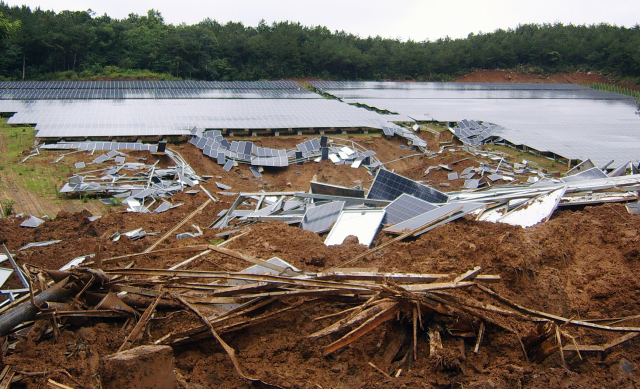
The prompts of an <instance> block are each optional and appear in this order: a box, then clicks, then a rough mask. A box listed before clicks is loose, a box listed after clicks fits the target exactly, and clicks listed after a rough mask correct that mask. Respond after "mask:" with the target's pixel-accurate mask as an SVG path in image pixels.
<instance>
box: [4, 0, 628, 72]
mask: <svg viewBox="0 0 640 389" xmlns="http://www.w3.org/2000/svg"><path fill="white" fill-rule="evenodd" d="M0 13H2V14H4V22H5V23H6V22H9V23H10V24H11V25H13V26H17V28H14V29H13V31H12V33H11V34H7V35H8V36H7V37H6V38H5V39H0V79H4V80H20V79H28V80H45V79H90V78H96V77H100V76H105V75H107V76H108V75H114V76H116V77H117V76H118V75H121V74H134V73H136V74H147V75H148V77H150V78H154V77H155V78H157V77H160V78H165V79H171V78H177V79H192V80H274V79H288V78H319V79H324V80H418V81H444V80H451V79H453V78H455V77H458V76H460V75H463V74H466V73H469V72H471V71H473V70H478V69H512V70H521V71H533V72H539V73H546V72H558V71H576V70H583V71H598V72H603V73H604V74H607V75H609V76H613V77H615V78H617V79H630V80H633V81H634V82H635V83H636V84H640V27H639V26H638V25H636V26H635V27H633V28H625V27H617V26H612V25H608V24H599V25H588V26H587V25H563V24H559V23H556V24H542V25H538V24H525V25H520V26H518V27H517V28H515V29H509V30H496V31H494V32H491V33H482V34H469V36H468V37H467V38H465V39H449V38H443V39H438V40H436V41H423V42H416V41H412V40H409V41H400V40H394V39H385V38H381V37H379V36H378V37H368V38H362V37H359V36H357V35H353V34H350V33H347V32H344V31H333V32H332V31H330V30H328V29H327V28H326V27H322V26H315V27H307V26H303V25H301V24H300V23H295V22H288V21H285V22H278V23H273V24H271V25H268V24H266V23H265V22H264V21H263V22H260V23H259V24H258V26H256V27H250V26H244V25H243V24H242V23H235V22H228V23H226V24H220V23H218V22H217V21H215V20H212V19H208V18H207V19H205V20H203V21H202V22H200V23H198V24H194V25H186V24H180V25H173V24H167V23H165V22H164V19H163V17H162V15H161V14H160V12H158V11H156V10H150V11H148V12H147V15H142V16H140V15H137V14H133V13H132V14H129V16H128V17H127V18H124V19H115V18H111V17H109V16H108V15H106V14H105V15H102V16H97V15H96V14H95V13H93V12H92V11H91V10H88V11H62V12H59V13H56V12H53V11H46V10H41V9H39V8H36V9H34V10H32V9H31V8H29V7H26V6H22V7H17V6H13V7H9V6H8V5H6V4H5V3H4V2H2V1H0ZM2 20H3V19H2V18H1V17H0V22H2ZM127 72H129V73H127ZM132 72H133V73H132ZM141 72H142V73H141Z"/></svg>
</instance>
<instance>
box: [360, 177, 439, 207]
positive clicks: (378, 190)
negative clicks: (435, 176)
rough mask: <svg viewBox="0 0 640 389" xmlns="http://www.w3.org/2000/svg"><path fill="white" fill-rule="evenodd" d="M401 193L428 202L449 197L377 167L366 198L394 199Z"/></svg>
mask: <svg viewBox="0 0 640 389" xmlns="http://www.w3.org/2000/svg"><path fill="white" fill-rule="evenodd" d="M403 193H408V194H410V195H412V196H414V197H417V198H419V199H422V200H425V201H428V202H430V203H446V202H447V201H448V200H449V197H448V196H447V195H446V194H444V193H442V192H440V191H438V190H436V189H433V188H431V187H428V186H426V185H422V184H418V183H417V182H415V181H413V180H411V179H409V178H406V177H403V176H401V175H399V174H396V173H392V172H390V171H388V170H385V169H379V170H378V173H377V174H376V178H375V179H374V181H373V184H372V185H371V189H369V194H368V195H367V198H368V199H375V200H392V201H393V200H395V199H397V198H398V197H400V196H401V195H402V194H403Z"/></svg>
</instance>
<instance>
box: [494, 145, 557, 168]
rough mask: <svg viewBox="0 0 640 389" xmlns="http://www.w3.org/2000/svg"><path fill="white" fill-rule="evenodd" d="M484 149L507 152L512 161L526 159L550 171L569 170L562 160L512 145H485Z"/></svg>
mask: <svg viewBox="0 0 640 389" xmlns="http://www.w3.org/2000/svg"><path fill="white" fill-rule="evenodd" d="M484 149H485V150H488V151H498V152H501V153H504V154H507V155H508V156H509V157H511V158H507V159H508V160H510V161H511V162H514V161H515V162H520V163H521V162H522V160H523V159H526V160H527V161H528V162H530V163H531V165H533V166H534V167H538V168H542V169H544V170H546V171H547V172H549V173H557V172H563V171H566V170H567V166H566V165H565V164H563V163H561V162H558V161H554V160H552V159H549V158H546V157H541V156H539V155H535V154H532V153H529V152H526V151H522V150H517V149H514V148H511V147H507V146H502V145H487V146H484Z"/></svg>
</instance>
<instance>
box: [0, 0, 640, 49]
mask: <svg viewBox="0 0 640 389" xmlns="http://www.w3.org/2000/svg"><path fill="white" fill-rule="evenodd" d="M4 2H5V4H8V5H22V4H26V5H28V6H30V7H31V8H32V9H34V8H36V7H38V6H39V7H40V8H41V9H46V10H54V11H56V12H59V11H62V10H72V11H86V10H88V9H92V10H93V11H94V12H96V13H97V14H98V15H102V14H104V13H106V14H107V15H109V16H111V17H113V18H118V19H122V18H126V17H127V15H128V14H129V13H137V14H140V15H144V14H146V13H147V11H148V10H149V9H151V8H154V9H156V10H158V11H160V12H161V13H162V16H163V17H164V20H165V22H166V23H171V24H180V23H186V24H195V23H198V22H200V21H201V20H203V19H205V18H207V17H209V18H211V19H214V20H217V21H218V22H219V23H222V24H224V23H226V22H228V21H234V22H242V23H244V24H245V26H256V25H257V24H258V22H259V21H260V20H261V19H264V20H265V21H266V22H267V23H268V24H271V23H273V22H278V21H284V20H289V21H294V22H300V23H301V24H303V25H305V26H317V25H322V26H326V27H328V28H329V29H330V30H331V31H335V30H344V31H346V32H349V33H353V34H356V35H359V36H360V37H362V38H366V37H368V36H377V35H380V36H382V37H384V38H394V39H395V38H398V39H401V40H408V39H412V40H415V41H423V40H432V41H433V40H437V39H438V38H443V37H445V36H449V37H451V38H465V37H467V35H468V34H469V33H471V32H473V33H475V34H477V33H478V32H493V31H495V30H496V29H499V28H502V29H507V28H515V27H517V26H518V24H526V23H540V24H542V23H556V22H560V23H564V24H569V23H572V24H600V23H608V24H612V25H617V26H626V27H633V26H635V25H636V24H638V23H640V5H638V4H639V2H638V0H608V1H606V0H597V1H596V0H570V1H569V0H536V1H532V0H526V1H523V0H438V1H432V0H313V1H310V0H181V1H176V0H135V1H131V0H127V1H125V0H39V1H26V0H22V1H20V0H18V1H14V0H4Z"/></svg>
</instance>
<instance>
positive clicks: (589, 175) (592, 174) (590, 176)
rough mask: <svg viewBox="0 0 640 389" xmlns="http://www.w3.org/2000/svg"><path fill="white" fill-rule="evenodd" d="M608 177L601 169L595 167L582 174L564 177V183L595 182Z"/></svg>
mask: <svg viewBox="0 0 640 389" xmlns="http://www.w3.org/2000/svg"><path fill="white" fill-rule="evenodd" d="M607 177H608V176H607V175H606V174H605V173H604V172H603V171H602V170H600V168H597V167H593V168H591V169H587V170H585V171H582V172H580V173H576V174H573V175H571V176H568V177H563V178H562V181H564V182H576V181H584V180H595V179H598V178H607Z"/></svg>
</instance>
